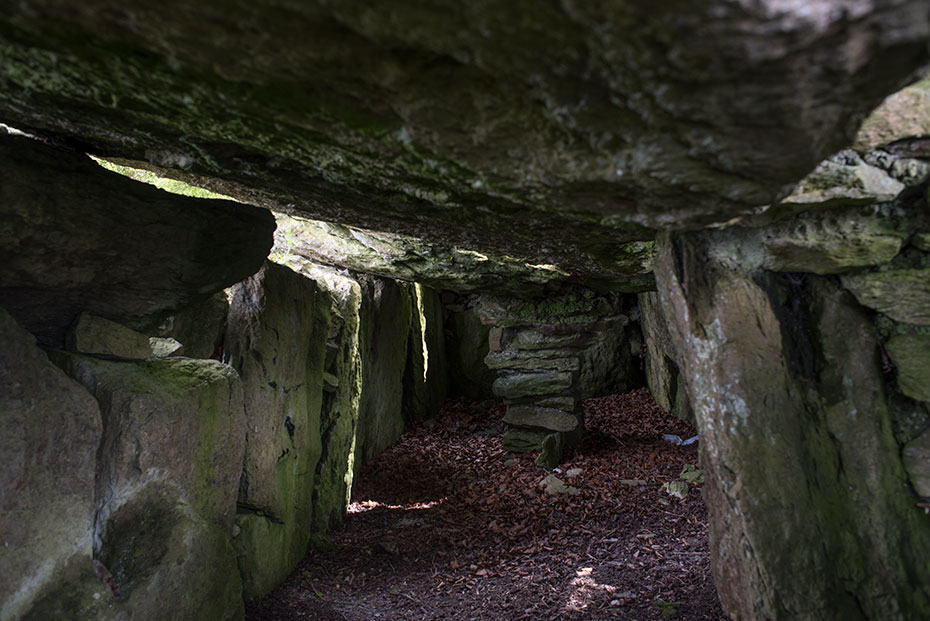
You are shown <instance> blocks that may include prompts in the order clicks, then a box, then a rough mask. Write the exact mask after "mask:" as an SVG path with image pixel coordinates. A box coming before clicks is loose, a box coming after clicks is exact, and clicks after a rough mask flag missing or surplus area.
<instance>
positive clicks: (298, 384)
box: [224, 262, 331, 600]
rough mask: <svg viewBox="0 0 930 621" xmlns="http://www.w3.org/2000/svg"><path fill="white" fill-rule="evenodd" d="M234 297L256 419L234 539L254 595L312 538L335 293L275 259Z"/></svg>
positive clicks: (236, 344)
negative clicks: (314, 490)
mask: <svg viewBox="0 0 930 621" xmlns="http://www.w3.org/2000/svg"><path fill="white" fill-rule="evenodd" d="M231 298H232V300H231V303H230V309H229V319H228V327H227V331H226V341H225V348H224V352H225V355H226V356H227V357H228V359H229V362H230V364H231V365H232V366H233V367H235V368H236V369H238V371H239V374H240V376H241V378H242V385H243V397H244V402H245V412H246V417H247V419H248V426H247V429H248V430H247V434H246V451H245V461H244V464H243V468H242V476H241V478H240V482H239V497H238V505H239V507H240V515H239V516H237V525H238V526H239V529H240V532H239V534H238V535H237V537H236V538H235V540H234V544H235V546H236V550H237V553H238V557H239V567H240V570H241V573H242V576H243V596H244V597H245V598H246V600H255V599H258V598H261V597H262V596H264V595H265V594H266V593H268V592H270V591H271V590H272V589H273V588H275V587H276V586H278V585H279V584H280V583H281V582H282V581H283V580H284V579H285V578H286V577H287V576H288V574H290V572H291V571H292V570H293V569H294V567H295V566H296V565H297V563H298V562H300V560H301V559H302V558H303V556H304V554H305V552H306V549H307V544H308V542H309V541H310V537H311V534H312V523H311V518H312V515H313V510H312V499H313V487H314V471H315V469H316V466H317V461H318V460H319V457H320V454H321V452H322V447H321V439H320V409H321V401H322V399H323V373H324V369H323V367H324V355H325V351H326V339H327V335H328V331H329V315H330V308H331V298H330V295H329V293H328V292H326V291H324V290H322V288H321V287H320V286H319V285H318V284H317V283H316V282H314V281H313V280H310V279H309V278H306V277H304V276H302V275H301V274H298V273H296V272H293V271H292V270H290V269H289V268H287V267H284V266H281V265H277V264H275V263H270V262H268V263H266V264H265V266H264V267H263V268H262V270H261V271H260V272H259V273H258V274H256V275H255V276H253V277H251V278H249V279H248V280H246V281H244V282H242V283H240V284H238V285H236V286H235V287H234V288H233V289H232V292H231ZM243 515H244V516H245V517H243ZM259 518H260V519H259ZM263 521H264V522H267V523H263Z"/></svg>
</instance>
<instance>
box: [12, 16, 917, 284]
mask: <svg viewBox="0 0 930 621" xmlns="http://www.w3.org/2000/svg"><path fill="white" fill-rule="evenodd" d="M166 33H170V35H166ZM928 34H930V6H928V5H927V4H926V3H925V2H923V1H922V0H861V1H858V2H856V3H854V4H852V5H850V4H849V3H848V2H845V1H844V0H822V1H821V2H818V3H817V4H816V7H815V8H810V7H808V6H807V5H806V4H803V3H800V4H799V3H788V2H775V1H773V0H765V1H760V2H752V3H748V2H739V3H734V2H731V1H729V0H709V1H708V2H701V3H685V2H672V3H664V4H661V5H656V4H644V3H641V2H635V1H631V0H626V1H624V0H612V1H610V2H607V3H604V4H600V5H597V6H596V7H595V6H588V5H587V4H583V3H569V4H566V3H562V2H556V1H555V0H551V1H545V2H539V1H536V0H534V1H530V0H521V1H520V2H514V3H508V4H506V5H499V6H498V5H495V6H484V5H481V6H478V5H475V6H472V5H471V4H462V3H459V2H453V1H451V0H440V1H439V2H437V3H433V4H431V5H429V6H424V5H420V4H416V3H399V4H398V3H392V4H391V6H390V7H388V6H386V5H385V6H373V5H370V3H364V2H359V1H357V0H355V1H351V2H343V3H339V4H330V3H323V2H309V3H302V4H299V5H297V4H293V3H291V4H275V5H274V6H273V7H270V8H268V7H259V6H256V5H254V4H251V3H249V2H245V1H244V0H234V1H232V2H227V1H223V2H220V1H218V0H212V1H207V2H199V3H197V4H196V5H191V4H190V3H189V2H185V1H182V0H166V1H165V2H162V3H159V4H157V5H132V6H128V5H126V4H125V3H119V2H116V0H89V1H87V2H82V3H80V5H75V4H73V3H68V2H65V1H64V0H34V1H32V2H30V3H28V5H16V6H15V7H10V10H7V11H4V12H3V14H2V16H0V53H2V55H3V58H4V60H5V62H4V63H3V65H2V67H0V122H4V123H8V124H10V125H12V126H14V127H19V128H20V129H23V130H28V131H31V132H36V133H39V134H42V135H43V136H46V137H55V138H57V139H63V140H67V141H70V142H73V143H76V144H81V145H83V147H82V148H84V149H85V150H87V151H90V152H92V153H95V154H98V155H104V156H109V157H122V158H127V159H129V160H135V161H139V162H143V163H146V164H148V165H151V166H154V167H160V168H162V169H170V170H171V171H173V172H172V174H173V175H175V176H179V177H184V178H186V179H189V180H195V181H199V182H201V183H203V184H205V185H208V186H210V187H212V188H214V189H216V190H219V191H221V192H223V193H224V194H227V195H231V196H236V197H237V198H240V199H243V200H246V201H247V202H252V203H255V204H261V205H263V206H269V207H272V206H273V207H276V208H278V209H280V210H283V211H288V212H291V213H298V214H303V215H306V216H309V217H313V218H316V219H326V220H329V221H338V222H341V223H343V224H347V225H351V226H354V227H360V228H362V229H368V230H376V231H390V232H393V233H405V234H408V235H413V236H415V237H419V238H424V239H432V240H435V241H438V242H445V243H452V242H454V244H455V245H457V246H459V247H464V248H467V249H469V250H474V251H478V252H481V253H485V254H488V253H490V254H495V255H507V256H511V257H517V258H519V259H520V260H528V261H529V262H530V263H533V264H545V265H553V266H556V267H557V268H558V269H560V270H562V271H563V272H565V273H570V274H572V275H573V277H574V278H584V279H585V280H587V281H588V284H590V285H595V284H597V283H605V282H607V283H613V286H616V285H617V284H618V283H620V282H623V281H624V278H623V270H625V269H626V267H624V266H629V264H630V261H629V260H628V259H627V258H625V257H623V256H618V246H620V245H621V244H623V243H625V242H630V241H647V240H649V239H651V237H652V231H651V230H650V229H652V228H656V227H660V228H667V227H671V228H677V227H696V226H703V225H706V224H711V223H721V222H726V221H729V220H730V219H732V218H733V217H735V216H740V215H744V214H748V213H752V212H755V211H756V210H757V209H758V208H760V207H763V206H765V205H768V204H771V203H773V202H774V201H776V200H777V199H778V198H779V197H780V195H781V194H782V193H783V190H785V188H786V187H787V186H790V185H791V184H793V183H794V182H796V181H797V180H799V179H800V178H802V177H803V176H804V175H805V174H806V173H808V172H809V171H810V170H812V169H813V168H814V167H815V166H816V165H817V164H818V163H819V162H820V161H821V160H822V159H823V158H824V157H826V156H827V155H829V154H831V153H833V152H835V151H837V150H838V149H840V148H842V147H844V146H845V145H847V144H848V143H849V142H850V141H851V139H852V137H853V135H852V134H853V131H854V129H855V126H856V124H857V122H858V121H859V120H860V119H861V118H862V117H863V116H864V115H865V114H866V113H867V112H868V111H869V110H870V109H871V108H873V107H874V106H875V105H876V104H878V103H879V102H880V101H881V99H882V98H883V97H884V96H885V95H887V94H888V93H890V92H892V91H893V90H895V89H896V88H898V87H899V86H901V85H903V82H904V81H905V80H906V79H907V78H908V77H909V75H910V74H911V72H912V71H914V70H915V69H916V68H918V67H920V66H921V64H922V63H923V62H924V61H925V59H926V57H927V48H926V44H925V41H926V39H927V37H928ZM917 126H919V124H918V125H917ZM881 135H886V134H881ZM873 142H874V140H873ZM540 240H545V242H544V243H540ZM634 254H637V255H638V254H640V253H639V252H636V253H634ZM618 266H619V268H618Z"/></svg>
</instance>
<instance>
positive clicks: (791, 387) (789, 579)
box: [657, 232, 930, 621]
mask: <svg viewBox="0 0 930 621" xmlns="http://www.w3.org/2000/svg"><path fill="white" fill-rule="evenodd" d="M745 243H746V240H745V239H740V238H739V237H738V235H735V234H732V233H731V234H726V233H719V232H718V233H695V234H687V235H680V236H678V235H676V236H668V237H663V238H661V239H660V242H659V244H660V248H661V249H660V255H659V256H660V264H661V265H662V269H661V270H660V271H658V272H657V274H661V277H660V278H661V280H662V283H661V284H662V286H661V287H660V290H659V293H660V297H661V300H662V305H663V309H664V310H666V311H667V312H666V317H668V318H669V319H670V322H671V324H670V325H671V328H672V334H673V340H674V342H675V349H676V352H677V353H678V354H679V357H680V361H681V362H682V373H683V374H684V376H685V379H686V382H687V387H688V391H689V394H690V397H691V401H692V404H693V406H694V409H695V414H696V419H697V426H698V430H699V432H700V434H701V443H700V450H701V467H702V469H703V470H704V471H705V475H706V476H705V481H706V482H705V485H704V495H705V502H706V503H707V506H708V511H709V516H710V530H711V560H712V567H713V573H714V579H715V582H716V584H717V587H718V591H719V593H720V597H721V602H722V603H723V606H724V609H725V610H727V611H728V613H729V614H731V615H733V616H736V617H740V618H784V619H789V618H790V619H810V620H811V621H813V620H814V619H820V618H823V617H824V616H827V617H833V618H874V619H884V618H920V617H921V616H926V615H927V614H930V587H927V586H926V585H930V565H928V564H927V562H926V559H927V558H928V557H930V523H928V522H927V520H926V516H925V515H924V514H923V512H922V511H920V510H919V508H917V507H915V504H914V498H913V496H912V494H911V492H910V490H909V488H908V486H907V485H906V482H907V474H906V472H905V470H904V467H903V465H902V463H901V454H900V449H899V445H898V443H897V441H896V439H895V437H894V435H893V433H892V425H891V417H890V413H889V402H888V396H887V395H888V393H887V391H886V388H885V379H884V375H883V372H882V369H881V364H880V361H881V358H880V350H879V337H878V333H877V330H876V327H875V323H874V321H873V318H872V317H871V316H870V313H869V312H868V311H867V310H866V309H864V308H862V307H861V306H860V305H859V304H858V303H857V302H856V300H855V298H854V297H853V296H851V295H850V294H849V293H848V292H846V291H844V290H843V289H842V288H840V287H839V286H838V285H837V284H835V281H832V280H831V279H829V278H826V277H824V278H819V277H813V276H812V277H809V278H807V279H806V280H805V281H803V282H799V281H796V280H791V279H789V278H785V277H780V276H774V275H772V274H771V273H769V274H766V273H761V272H759V271H756V270H755V269H754V268H749V269H747V268H746V267H744V266H742V265H741V264H740V263H739V258H740V256H741V254H740V252H739V251H738V248H739V247H740V246H741V245H742V244H745ZM683 256H684V257H687V258H686V259H685V260H682V259H681V257H683ZM698 282H700V283H701V286H700V287H695V283H698ZM685 292H687V295H686V294H685ZM791 300H797V301H796V302H791ZM840 463H841V464H842V465H843V467H842V468H837V464H840ZM812 489H813V490H816V493H813V494H812V493H810V490H812ZM786 549H790V550H791V554H785V550H786ZM918 585H919V586H918Z"/></svg>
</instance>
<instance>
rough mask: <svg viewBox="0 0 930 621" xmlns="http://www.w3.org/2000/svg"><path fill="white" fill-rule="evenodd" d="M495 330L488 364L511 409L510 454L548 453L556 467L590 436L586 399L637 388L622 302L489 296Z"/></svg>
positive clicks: (570, 296) (546, 461)
mask: <svg viewBox="0 0 930 621" xmlns="http://www.w3.org/2000/svg"><path fill="white" fill-rule="evenodd" d="M478 308H479V313H480V315H481V317H482V319H483V321H484V322H485V323H487V324H489V325H491V326H492V327H491V328H490V330H489V332H488V350H489V351H488V354H487V356H485V359H484V362H485V364H486V365H487V367H488V368H490V369H492V370H494V371H496V372H497V374H498V377H497V379H496V380H495V381H494V384H493V390H494V394H495V395H496V396H497V397H499V398H501V399H503V400H504V402H505V403H506V404H507V413H506V415H505V416H504V422H505V423H507V425H508V426H509V427H510V429H509V430H508V431H507V432H506V433H505V434H504V448H505V449H507V450H512V451H527V450H541V451H542V453H541V455H540V457H539V459H538V461H537V463H538V464H539V465H541V466H544V467H547V468H552V467H555V466H556V465H557V464H558V463H559V460H560V459H561V457H562V452H563V450H564V449H565V448H566V447H567V446H569V445H571V444H572V443H574V442H576V441H577V439H578V438H579V437H580V433H581V431H582V430H583V429H584V420H583V413H582V409H581V401H582V399H585V398H588V397H595V396H602V395H605V394H610V393H612V392H621V391H623V390H626V389H628V388H630V387H632V386H631V384H632V381H633V379H632V378H633V362H632V360H633V356H632V353H631V351H630V345H629V343H630V338H629V334H628V330H629V328H630V323H631V322H630V318H629V317H628V316H627V315H626V314H624V310H625V308H624V298H623V297H622V296H620V295H598V294H595V293H593V292H591V291H577V292H568V293H563V294H561V295H553V296H550V297H548V298H541V299H535V300H527V299H514V298H503V297H494V296H484V297H482V299H481V303H480V306H479V307H478Z"/></svg>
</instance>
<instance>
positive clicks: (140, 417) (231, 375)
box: [37, 352, 245, 619]
mask: <svg viewBox="0 0 930 621" xmlns="http://www.w3.org/2000/svg"><path fill="white" fill-rule="evenodd" d="M53 358H54V360H55V362H56V363H57V364H59V365H60V366H62V367H63V368H64V369H65V371H66V372H67V373H68V374H69V375H71V376H72V377H74V378H75V379H77V380H78V381H80V382H81V383H82V384H83V385H84V386H85V388H87V389H88V390H89V391H90V392H91V393H92V394H93V395H94V397H96V399H97V402H98V403H99V404H100V410H101V414H102V418H103V429H104V433H103V442H102V444H101V446H100V451H99V453H98V467H97V480H96V496H95V498H96V501H95V505H96V523H95V526H94V530H93V536H94V558H96V559H98V560H99V561H100V562H101V563H102V564H103V566H104V567H105V568H106V570H105V572H106V573H111V574H112V576H113V579H114V582H115V585H116V591H117V593H118V594H119V599H116V600H113V599H112V598H101V599H98V600H94V599H90V600H87V598H86V597H85V598H84V599H80V598H78V597H77V596H79V595H80V596H84V595H86V590H81V589H79V588H78V586H76V585H74V584H70V583H68V582H62V583H61V584H60V588H59V590H58V592H57V593H56V594H55V597H56V598H57V601H56V599H55V598H51V599H50V600H49V602H48V604H49V607H48V608H46V609H43V611H42V614H43V615H47V614H50V613H51V612H52V611H55V610H59V609H60V611H59V612H58V613H57V614H64V615H65V616H66V617H68V616H72V615H73V616H74V617H75V618H99V619H125V618H139V619H237V618H241V617H242V614H243V606H242V582H241V580H240V578H239V570H238V567H237V565H236V553H235V550H234V548H233V545H232V536H233V520H234V518H235V515H236V493H237V489H238V484H239V475H240V473H241V471H242V460H243V455H244V450H245V414H244V411H243V405H242V386H241V384H240V382H239V377H238V375H237V373H236V371H235V370H234V369H232V367H229V366H227V365H225V364H222V363H220V362H216V361H213V360H190V359H183V358H182V359H170V360H159V361H154V362H110V361H103V360H97V359H94V358H89V357H86V356H80V355H77V354H65V353H60V352H56V353H55V355H54V356H53ZM98 584H99V581H98ZM75 592H76V593H77V595H75ZM72 600H74V602H73V605H74V607H72V608H68V607H69V606H72ZM85 603H86V606H84V607H77V604H85ZM52 604H57V605H58V606H59V608H58V609H56V608H54V607H52ZM37 618H60V617H55V616H54V615H52V616H44V617H43V616H41V615H40V616H38V617H37Z"/></svg>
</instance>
